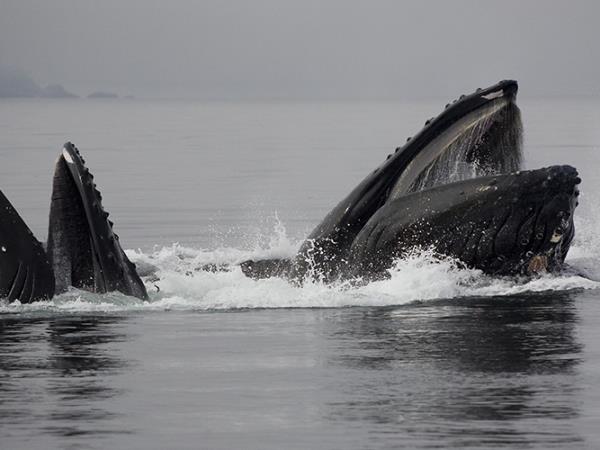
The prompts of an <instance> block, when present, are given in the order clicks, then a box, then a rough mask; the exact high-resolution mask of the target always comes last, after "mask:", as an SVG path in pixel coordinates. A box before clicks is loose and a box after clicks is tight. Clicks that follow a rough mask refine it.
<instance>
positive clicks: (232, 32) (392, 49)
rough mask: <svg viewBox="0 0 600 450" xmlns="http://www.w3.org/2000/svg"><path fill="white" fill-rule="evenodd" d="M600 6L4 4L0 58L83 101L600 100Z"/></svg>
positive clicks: (145, 0)
mask: <svg viewBox="0 0 600 450" xmlns="http://www.w3.org/2000/svg"><path fill="white" fill-rule="evenodd" d="M599 43H600V2H598V1H584V0H570V1H554V0H544V1H534V0H520V1H511V0H502V1H482V0H453V1H450V0H438V1H435V0H419V1H401V0H395V1H392V0H389V1H387V0H370V1H351V0H297V1H290V0H235V1H227V0H214V1H212V0H209V1H201V0H199V1H184V0H171V1H159V0H102V1H91V0H52V1H45V0H40V1H32V0H0V63H2V64H5V65H11V66H15V67H20V68H22V69H23V70H25V71H26V72H28V73H29V74H30V75H31V76H33V77H34V78H35V79H36V81H38V82H39V83H40V84H47V83H62V84H64V85H65V87H67V88H68V89H70V90H72V91H75V92H76V93H78V94H87V93H89V92H90V91H92V90H97V89H103V90H114V91H117V92H119V93H120V94H134V95H138V96H152V97H197V98H234V99H235V98H251V99H256V98H299V99H302V98H305V99H314V98H340V99H344V98H348V99H354V98H377V99H401V98H415V97H443V98H448V96H452V95H455V94H456V93H460V92H468V91H471V90H473V89H474V88H476V87H478V86H482V85H486V84H491V83H493V82H495V81H497V80H499V79H502V78H516V79H517V80H519V81H520V83H521V87H522V89H521V95H530V96H545V95H590V94H593V95H596V96H597V95H600V87H599V83H600V57H599V55H600V51H599V50H598V45H599Z"/></svg>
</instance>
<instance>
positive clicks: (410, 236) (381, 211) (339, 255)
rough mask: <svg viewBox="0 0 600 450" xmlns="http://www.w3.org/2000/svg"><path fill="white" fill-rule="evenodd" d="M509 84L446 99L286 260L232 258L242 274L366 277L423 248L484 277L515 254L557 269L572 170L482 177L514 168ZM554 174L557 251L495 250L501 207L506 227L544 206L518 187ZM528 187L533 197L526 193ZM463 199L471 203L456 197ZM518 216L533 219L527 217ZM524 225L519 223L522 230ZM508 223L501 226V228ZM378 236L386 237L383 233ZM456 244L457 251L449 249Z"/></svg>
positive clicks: (516, 148) (510, 268) (519, 260)
mask: <svg viewBox="0 0 600 450" xmlns="http://www.w3.org/2000/svg"><path fill="white" fill-rule="evenodd" d="M517 90H518V86H517V83H516V82H515V81H512V80H505V81H501V82H499V83H497V84H495V85H493V86H490V87H489V88H486V89H479V90H477V91H476V92H475V93H473V94H471V95H468V96H462V97H461V98H460V99H459V100H456V101H455V102H453V103H451V104H448V105H446V108H445V110H444V111H443V112H442V113H441V114H440V115H439V116H437V117H436V118H434V119H430V120H428V121H427V122H426V123H425V127H424V128H423V129H422V130H421V131H420V132H419V133H418V134H417V135H415V136H414V137H413V138H409V139H408V141H407V143H406V144H405V145H404V146H403V147H399V148H398V149H396V152H395V153H393V154H391V155H389V156H388V158H387V160H386V161H385V162H384V163H383V164H382V165H381V166H379V167H378V168H377V169H375V171H373V172H372V173H370V174H369V175H368V176H367V177H366V178H365V179H364V180H363V181H362V182H361V183H359V184H358V185H357V186H356V187H355V188H354V189H353V190H352V191H351V192H350V193H349V194H348V196H346V198H344V199H343V200H342V201H341V202H340V203H339V204H338V205H337V206H336V207H334V208H333V210H332V211H331V212H330V213H329V214H328V215H327V216H326V217H325V218H324V219H323V221H322V222H321V223H320V224H319V225H317V227H316V228H315V229H314V230H313V232H312V233H311V234H310V235H309V236H308V238H307V239H306V240H305V242H304V243H303V244H302V246H301V247H300V250H299V251H298V254H297V255H296V257H295V258H292V259H289V260H288V259H270V260H269V259H268V260H259V261H253V260H250V261H245V262H243V263H241V268H242V271H243V272H244V273H245V274H246V275H247V276H249V277H252V278H266V277H272V276H283V277H287V278H289V279H291V280H294V281H300V282H301V281H302V280H303V279H305V278H306V277H312V278H317V279H319V280H321V281H325V282H331V281H335V280H338V279H340V278H348V277H367V278H371V277H374V276H382V275H385V273H386V272H385V271H386V269H388V268H389V267H390V265H391V263H392V261H393V259H394V258H396V257H398V256H401V255H402V254H403V253H404V252H405V251H406V250H408V249H411V248H415V247H428V248H429V247H432V246H433V247H434V249H435V250H437V251H438V252H439V253H441V254H444V255H448V256H453V257H456V258H458V259H460V260H462V261H463V262H464V263H465V264H466V265H468V266H469V267H476V268H480V269H482V270H484V271H486V272H489V273H493V274H514V273H520V272H522V271H523V270H525V271H528V270H530V269H531V268H532V266H531V265H530V264H529V262H527V263H526V262H524V261H527V260H531V259H532V258H535V259H533V261H535V264H533V266H535V267H537V266H536V265H541V266H544V268H545V269H554V268H556V267H558V266H559V265H560V263H561V262H562V261H563V260H564V256H565V255H566V252H567V251H568V248H569V244H570V241H571V239H572V236H573V233H574V231H573V223H572V212H573V209H574V205H575V204H576V201H574V200H573V198H574V196H575V195H576V194H575V193H574V192H575V191H576V190H575V189H573V188H572V185H573V186H574V184H576V183H575V182H574V180H578V178H577V175H576V172H575V170H574V169H572V168H568V167H563V168H548V169H540V171H531V172H522V173H521V174H520V175H516V174H514V175H505V176H504V177H505V178H502V177H499V178H497V179H493V180H492V179H485V178H481V177H485V176H486V175H499V174H507V173H514V172H517V171H518V170H519V169H520V166H521V159H522V156H521V155H522V153H521V147H522V126H521V119H520V112H519V109H518V107H517V106H516V103H515V100H516V94H517ZM560 174H562V175H560ZM566 174H568V176H566ZM563 175H564V176H563ZM555 176H556V179H561V180H563V181H564V178H565V177H566V178H567V179H568V181H564V183H562V184H560V183H559V185H560V187H561V190H560V196H561V198H563V199H564V198H569V199H570V200H569V204H570V205H572V206H569V207H566V206H564V205H561V207H562V209H561V214H562V213H563V212H567V213H568V214H569V219H568V220H569V222H568V223H566V224H564V228H565V230H564V235H565V236H566V237H567V238H566V239H564V240H562V239H561V243H560V244H561V245H560V250H559V253H560V255H561V256H560V257H558V258H555V257H554V255H552V256H551V258H550V259H551V260H552V263H550V262H547V263H544V261H548V257H547V256H546V257H544V255H539V254H537V253H536V251H537V250H538V246H537V242H536V243H535V244H533V245H531V246H530V247H531V248H529V247H528V246H522V247H516V248H514V249H513V248H511V249H510V250H508V249H507V248H506V249H504V250H503V251H502V252H498V251H497V250H496V249H494V248H493V245H492V247H491V248H490V246H489V245H488V241H490V240H491V241H494V239H492V238H491V235H492V234H493V233H494V227H498V226H499V225H497V223H498V222H502V221H503V220H504V218H505V217H507V216H508V215H509V214H512V216H513V217H514V220H511V221H508V223H510V224H513V222H515V223H516V222H517V219H516V218H517V217H520V215H525V216H526V215H527V214H530V213H529V212H528V211H529V208H530V206H531V205H535V207H536V208H539V207H540V205H541V207H546V209H544V211H547V210H551V209H552V208H553V205H554V203H553V201H554V200H553V198H550V197H548V198H546V197H543V196H541V197H540V195H539V192H538V191H539V189H537V188H536V189H534V190H533V191H531V190H527V189H524V187H525V186H537V185H536V183H537V182H538V181H539V183H540V186H541V183H543V182H544V181H543V179H544V178H545V177H546V178H547V177H555ZM556 179H555V180H556ZM467 180H468V181H467ZM491 181H494V182H496V183H498V185H497V186H496V187H494V188H491V191H492V192H496V193H498V197H500V198H496V199H494V201H495V202H496V203H495V205H496V208H494V209H490V208H489V207H488V204H487V202H488V201H490V199H489V198H488V197H489V194H490V193H491V192H490V193H488V194H485V195H483V194H484V190H485V189H487V187H486V186H488V184H487V183H489V182H491ZM546 181H547V180H546ZM555 185H556V183H554V184H553V186H555ZM555 187H556V186H555ZM541 189H542V191H543V188H541ZM462 191H465V192H470V191H472V192H473V195H470V196H462V197H461V196H457V195H456V194H457V192H462ZM533 192H537V193H538V194H536V195H535V196H534V194H533ZM465 198H469V199H470V201H471V203H469V202H466V203H465V202H464V200H465ZM508 199H511V200H510V201H509V200H508ZM565 201H566V200H565ZM426 202H430V203H435V204H436V205H437V206H436V209H435V210H431V209H430V208H428V207H427V206H426ZM546 202H547V203H548V205H546ZM505 203H506V204H505ZM507 211H510V213H509V212H507ZM556 212H557V213H558V211H556ZM461 213H463V214H466V213H468V216H467V217H464V222H465V223H470V224H471V225H472V230H471V229H470V228H469V225H465V224H463V223H462V221H461V215H460V214H461ZM531 214H533V213H531ZM548 214H550V213H548ZM536 217H537V216H536ZM544 217H545V216H544ZM565 217H566V216H565ZM527 220H529V222H530V221H532V220H536V219H535V217H534V218H530V217H529V216H527ZM529 222H527V226H526V225H523V224H522V223H520V224H519V226H518V227H524V229H528V228H527V227H528V226H529V225H528V224H529ZM451 224H452V225H451ZM501 225H502V223H501ZM540 226H541V225H540ZM515 227H517V225H515ZM518 227H517V228H518ZM454 228H456V230H455V229H454ZM419 230H421V231H423V232H421V233H419ZM425 230H427V231H426V232H425ZM509 230H511V228H509V227H508V226H505V227H504V228H503V229H502V235H504V234H507V233H509ZM519 230H520V228H518V229H517V230H516V231H515V232H518V231H519ZM373 233H375V234H373ZM378 233H380V234H381V235H379V234H378ZM383 233H385V235H384V234H383ZM382 236H385V237H386V239H384V240H382ZM461 246H462V247H464V250H461V251H458V250H457V249H458V248H462V247H461ZM521 250H523V251H521ZM485 252H487V254H486V253H485ZM472 253H474V256H473V255H472ZM504 253H506V254H504ZM544 258H546V259H544ZM535 267H534V268H535Z"/></svg>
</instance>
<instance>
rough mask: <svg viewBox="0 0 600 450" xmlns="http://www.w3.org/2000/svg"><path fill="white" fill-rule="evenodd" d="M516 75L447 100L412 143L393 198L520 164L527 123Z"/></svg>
mask: <svg viewBox="0 0 600 450" xmlns="http://www.w3.org/2000/svg"><path fill="white" fill-rule="evenodd" d="M517 90H518V86H517V82H516V81H512V80H504V81H501V82H499V83H497V84H495V85H493V86H490V87H488V88H486V89H480V90H478V91H476V92H474V93H473V94H470V95H467V96H461V98H459V99H458V100H455V101H454V102H452V103H449V104H447V105H446V109H445V110H444V111H443V112H442V113H441V114H440V115H438V116H437V117H436V118H433V119H430V120H428V121H427V122H426V123H425V127H424V128H423V129H422V130H421V131H420V132H419V133H418V134H417V135H416V136H414V137H413V138H410V140H409V141H408V142H407V144H406V145H404V146H403V147H401V148H399V149H397V150H396V152H402V155H399V156H400V158H399V159H401V160H404V164H402V169H401V170H400V171H399V173H398V174H397V176H396V179H395V180H394V181H393V187H392V188H391V190H390V191H389V194H388V199H395V198H398V197H401V196H402V195H406V194H408V193H411V192H416V191H419V190H423V189H428V188H431V187H434V186H437V185H440V184H446V183H449V182H453V181H460V180H464V179H469V178H476V177H479V176H485V175H492V174H497V173H509V172H513V171H516V170H518V169H519V168H520V164H521V159H522V153H521V148H522V124H521V115H520V111H519V108H518V107H517V105H516V103H515V99H516V94H517Z"/></svg>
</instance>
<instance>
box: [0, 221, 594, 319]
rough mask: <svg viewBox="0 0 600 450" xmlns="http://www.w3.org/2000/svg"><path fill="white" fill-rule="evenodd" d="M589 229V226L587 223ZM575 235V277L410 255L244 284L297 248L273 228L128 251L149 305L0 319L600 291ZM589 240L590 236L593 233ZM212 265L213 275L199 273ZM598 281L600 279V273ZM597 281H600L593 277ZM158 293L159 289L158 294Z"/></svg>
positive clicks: (27, 309)
mask: <svg viewBox="0 0 600 450" xmlns="http://www.w3.org/2000/svg"><path fill="white" fill-rule="evenodd" d="M586 223H589V224H590V227H591V226H592V225H591V224H592V222H591V221H589V222H586ZM580 226H581V228H582V230H581V233H580V234H581V236H580V238H579V240H576V241H575V243H574V249H573V250H574V252H573V253H574V258H572V259H571V258H569V260H568V262H571V263H573V264H574V265H575V269H576V270H574V271H566V272H565V273H563V274H559V275H554V274H548V275H544V276H542V277H538V278H533V279H530V278H525V279H522V280H518V279H515V278H497V277H490V276H488V275H485V274H483V273H482V272H481V271H479V270H475V269H465V268H463V267H462V266H461V264H460V263H458V262H457V261H455V260H452V259H450V258H440V257H439V256H437V255H434V254H433V253H432V252H429V251H415V252H412V253H411V254H409V255H408V256H407V257H405V258H404V259H401V260H399V261H397V262H396V264H395V265H394V267H393V268H392V269H391V270H390V278H389V279H386V280H381V281H376V282H372V283H369V284H366V285H360V283H351V282H339V283H333V284H325V283H322V282H319V281H311V280H307V281H306V282H305V283H304V284H303V285H302V286H297V285H294V284H291V283H288V282H287V281H286V280H283V279H279V278H271V279H264V280H253V279H250V278H247V277H246V276H245V275H244V274H243V273H242V271H241V270H240V268H239V267H238V266H237V265H236V264H237V263H238V262H240V261H243V260H246V259H250V258H268V257H292V256H293V255H295V253H296V250H297V248H298V245H299V244H300V242H295V241H293V240H291V239H289V237H288V236H287V234H286V230H285V227H284V226H283V224H281V222H278V221H276V225H275V226H274V232H273V234H272V235H271V236H268V239H265V240H264V241H266V242H269V244H268V245H267V246H263V247H260V246H259V247H256V248H254V249H251V250H244V249H239V248H232V247H219V248H216V249H214V250H209V249H194V248H189V247H184V246H181V245H179V244H173V245H171V246H168V247H162V248H156V249H154V250H153V251H151V252H149V253H144V252H141V251H131V250H130V251H128V252H127V253H128V256H129V257H130V258H131V260H132V261H134V262H135V263H136V264H138V266H139V267H144V266H148V267H152V268H153V269H152V270H151V271H149V272H148V273H146V274H145V275H144V279H145V282H146V287H147V289H148V291H149V295H150V300H149V301H142V300H138V299H135V298H132V297H127V296H125V295H122V294H120V293H110V294H102V295H100V294H91V293H89V292H85V291H80V290H77V289H71V290H70V291H68V292H66V293H65V294H61V295H59V296H56V297H55V298H54V299H52V300H51V301H44V302H35V303H32V304H28V305H21V304H19V303H18V302H16V303H12V304H6V303H1V302H0V313H5V314H6V313H19V314H33V315H35V314H65V313H66V314H68V313H76V314H81V313H94V314H97V313H99V312H107V313H113V312H135V311H164V310H192V311H193V310H201V311H205V310H230V309H240V308H244V309H246V308H336V307H347V306H386V305H402V304H407V303H411V302H414V301H428V300H437V299H451V298H456V297H472V296H474V297H481V296H503V295H517V294H524V293H528V292H542V291H547V290H569V289H599V288H600V281H594V279H589V278H588V277H585V276H582V275H581V274H580V271H581V266H578V265H577V264H578V263H577V261H580V260H581V259H582V258H592V259H593V258H595V259H593V260H594V261H595V266H598V264H597V261H598V257H599V256H600V251H598V252H597V253H596V251H597V250H600V249H598V248H597V246H594V247H593V248H590V247H589V246H588V243H589V238H588V233H589V232H590V230H592V228H587V225H585V224H581V225H580ZM594 236H595V232H594ZM208 264H210V265H212V266H214V267H216V269H215V270H204V269H203V268H206V266H207V265H208ZM598 275H600V273H599V274H598ZM596 280H600V276H599V277H598V278H596ZM157 288H158V289H157Z"/></svg>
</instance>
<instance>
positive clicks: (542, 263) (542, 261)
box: [527, 255, 548, 275]
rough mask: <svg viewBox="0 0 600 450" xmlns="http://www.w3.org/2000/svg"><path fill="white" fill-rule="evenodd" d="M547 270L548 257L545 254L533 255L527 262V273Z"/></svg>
mask: <svg viewBox="0 0 600 450" xmlns="http://www.w3.org/2000/svg"><path fill="white" fill-rule="evenodd" d="M547 270H548V257H547V256H546V255H535V256H534V257H533V258H531V259H530V260H529V264H527V273H528V274H529V275H534V274H540V273H544V272H546V271H547Z"/></svg>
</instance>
